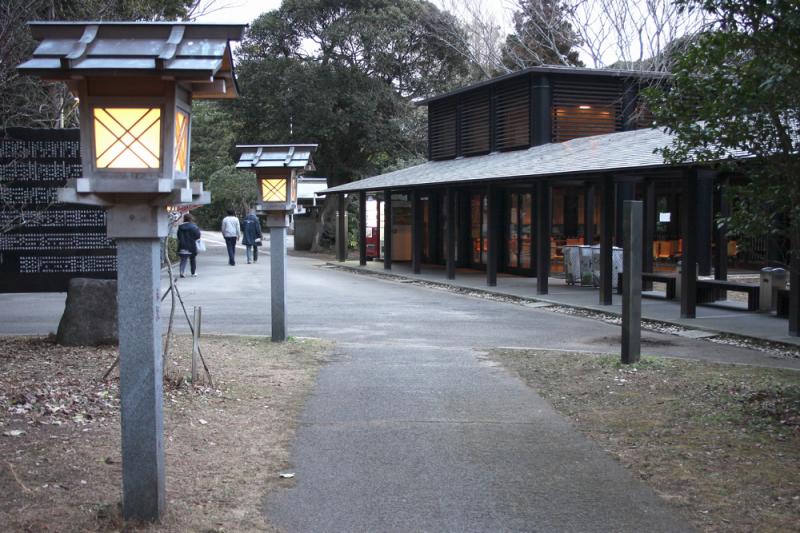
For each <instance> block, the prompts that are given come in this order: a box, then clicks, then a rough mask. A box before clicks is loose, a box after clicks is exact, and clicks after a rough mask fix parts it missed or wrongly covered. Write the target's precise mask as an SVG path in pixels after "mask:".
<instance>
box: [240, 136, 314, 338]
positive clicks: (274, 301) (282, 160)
mask: <svg viewBox="0 0 800 533" xmlns="http://www.w3.org/2000/svg"><path fill="white" fill-rule="evenodd" d="M236 148H237V150H239V162H238V163H237V164H236V168H240V169H247V170H252V171H254V172H255V176H256V179H257V181H258V191H259V193H258V203H257V206H256V209H257V212H258V214H259V215H262V216H264V217H266V219H267V227H268V228H269V241H270V244H269V250H270V295H271V296H270V299H271V306H270V311H271V313H270V314H271V317H272V340H273V341H274V342H280V341H284V340H286V230H287V228H288V227H289V223H290V218H291V215H292V213H293V212H294V209H295V207H296V206H297V177H298V176H299V175H300V174H302V173H303V172H305V171H308V170H314V163H313V161H312V160H311V154H313V153H314V151H315V150H316V149H317V145H316V144H242V145H237V146H236Z"/></svg>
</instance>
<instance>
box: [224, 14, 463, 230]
mask: <svg viewBox="0 0 800 533" xmlns="http://www.w3.org/2000/svg"><path fill="white" fill-rule="evenodd" d="M457 24H458V23H457V21H456V20H455V18H453V17H452V16H450V15H448V14H446V13H442V12H441V11H439V10H438V9H437V8H436V7H434V6H433V5H432V4H430V3H428V2H421V1H418V0H401V1H391V2H390V1H386V0H358V1H344V0H286V1H284V3H283V4H282V5H281V7H280V8H279V9H278V10H276V11H273V12H270V13H266V14H264V15H262V16H260V17H259V18H257V19H256V20H255V21H254V22H253V23H252V25H251V27H250V30H249V31H248V33H247V36H246V38H245V40H244V41H243V43H242V46H241V48H240V52H239V59H240V61H239V67H238V71H239V82H240V87H241V89H242V98H240V99H239V100H238V101H237V102H235V103H234V107H233V109H234V114H235V116H236V120H237V121H238V122H239V123H240V124H241V129H240V130H239V135H238V136H237V142H239V143H254V144H255V143H264V142H269V143H301V142H315V143H318V144H319V149H318V151H317V152H316V153H315V155H314V161H315V164H316V167H317V173H318V174H319V175H321V176H325V177H327V178H328V184H329V185H330V186H334V185H338V184H341V183H346V182H349V181H351V180H354V179H360V178H363V177H366V176H371V175H374V174H376V173H380V172H381V171H382V170H383V169H384V168H386V167H387V166H389V165H393V164H395V163H396V162H397V161H399V160H403V161H409V162H416V161H420V160H421V159H422V158H423V154H424V153H425V132H426V129H425V115H424V110H421V109H419V108H417V107H416V106H415V105H414V102H413V100H414V99H415V98H418V97H421V96H428V95H430V94H434V93H437V92H442V91H445V90H447V89H449V88H451V87H452V86H453V85H454V84H455V83H457V80H460V79H463V76H465V75H466V73H467V69H466V63H465V61H464V59H463V58H462V57H461V56H460V55H459V54H458V53H457V52H456V51H454V50H453V49H452V48H451V47H449V46H447V45H446V44H445V43H443V42H442V41H441V39H439V38H438V37H437V36H436V34H435V31H434V28H439V27H442V26H443V25H451V26H452V25H457ZM334 208H335V203H334V202H325V204H324V206H323V210H322V213H321V217H320V225H318V229H317V239H319V237H320V236H321V235H323V227H322V225H324V224H326V223H330V222H331V221H332V214H333V209H334ZM323 244H325V243H323Z"/></svg>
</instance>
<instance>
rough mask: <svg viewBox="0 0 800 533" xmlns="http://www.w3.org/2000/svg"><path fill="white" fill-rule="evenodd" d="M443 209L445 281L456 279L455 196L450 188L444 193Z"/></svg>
mask: <svg viewBox="0 0 800 533" xmlns="http://www.w3.org/2000/svg"><path fill="white" fill-rule="evenodd" d="M445 209H446V215H447V225H446V227H445V240H446V242H447V260H446V268H447V279H456V194H455V190H453V188H452V187H449V188H448V189H447V192H446V193H445Z"/></svg>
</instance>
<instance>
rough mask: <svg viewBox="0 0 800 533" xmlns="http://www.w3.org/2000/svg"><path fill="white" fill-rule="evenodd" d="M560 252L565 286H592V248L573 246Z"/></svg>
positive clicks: (565, 247) (566, 247)
mask: <svg viewBox="0 0 800 533" xmlns="http://www.w3.org/2000/svg"><path fill="white" fill-rule="evenodd" d="M562 250H563V254H564V275H565V277H566V280H567V285H576V284H577V285H592V247H591V246H586V245H576V244H573V245H568V246H564V247H563V248H562Z"/></svg>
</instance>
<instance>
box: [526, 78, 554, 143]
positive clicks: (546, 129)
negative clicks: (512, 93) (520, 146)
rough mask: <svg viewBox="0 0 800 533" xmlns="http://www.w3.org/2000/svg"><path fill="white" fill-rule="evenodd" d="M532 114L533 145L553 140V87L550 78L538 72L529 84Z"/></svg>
mask: <svg viewBox="0 0 800 533" xmlns="http://www.w3.org/2000/svg"><path fill="white" fill-rule="evenodd" d="M531 91H532V95H531V96H532V100H533V105H532V106H531V108H532V111H533V113H534V114H533V115H532V116H531V122H530V123H531V129H532V131H531V137H532V139H531V141H532V143H531V144H533V145H534V146H537V145H539V144H546V143H549V142H552V140H553V127H552V120H553V89H552V86H551V85H550V78H549V77H548V76H547V75H546V74H539V75H538V76H536V77H535V78H534V79H533V83H532V84H531Z"/></svg>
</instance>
